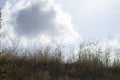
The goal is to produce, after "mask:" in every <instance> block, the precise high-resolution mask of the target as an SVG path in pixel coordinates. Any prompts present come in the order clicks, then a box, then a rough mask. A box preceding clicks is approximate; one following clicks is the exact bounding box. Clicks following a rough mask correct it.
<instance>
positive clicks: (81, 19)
mask: <svg viewBox="0 0 120 80" xmlns="http://www.w3.org/2000/svg"><path fill="white" fill-rule="evenodd" d="M54 1H55V2H56V3H58V4H60V5H61V7H62V9H63V10H64V11H65V12H67V13H69V14H70V15H71V17H72V22H73V24H74V25H75V26H76V27H77V30H78V31H79V33H80V35H82V36H93V37H114V36H115V35H119V34H120V0H54ZM4 2H5V0H0V7H2V6H3V5H4Z"/></svg>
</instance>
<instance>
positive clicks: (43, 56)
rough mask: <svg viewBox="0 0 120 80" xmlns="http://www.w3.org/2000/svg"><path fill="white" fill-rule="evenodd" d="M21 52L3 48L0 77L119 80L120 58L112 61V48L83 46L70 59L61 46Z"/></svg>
mask: <svg viewBox="0 0 120 80" xmlns="http://www.w3.org/2000/svg"><path fill="white" fill-rule="evenodd" d="M102 53H103V54H104V55H103V54H102ZM21 54H22V55H21ZM21 54H19V52H18V50H14V49H2V50H1V51H0V80H120V58H119V57H117V58H115V59H112V60H113V61H112V62H111V59H110V49H107V50H105V51H103V50H102V49H101V48H99V49H97V50H93V51H92V49H91V48H86V47H85V46H80V50H79V51H78V53H77V55H76V56H75V55H73V57H70V58H68V59H67V60H64V57H63V55H62V52H61V49H59V48H57V49H55V50H54V51H52V52H51V51H50V49H49V48H47V49H44V50H43V49H39V50H37V51H36V52H35V53H32V52H29V51H24V52H23V53H21Z"/></svg>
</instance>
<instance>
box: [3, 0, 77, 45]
mask: <svg viewBox="0 0 120 80" xmlns="http://www.w3.org/2000/svg"><path fill="white" fill-rule="evenodd" d="M2 19H3V22H2V24H3V28H4V30H7V32H8V34H9V35H10V36H12V37H14V38H17V37H24V39H25V38H26V40H28V39H35V38H36V39H40V41H41V42H45V41H46V42H51V41H53V42H56V43H58V42H59V43H60V42H61V41H63V42H65V43H66V42H68V43H69V42H71V41H72V42H74V40H76V39H77V38H78V37H79V34H78V33H77V32H76V31H75V30H74V27H75V26H74V25H73V24H72V21H71V16H70V15H69V14H67V13H65V12H64V11H63V10H62V9H61V7H60V5H58V4H55V3H54V2H53V0H8V1H7V2H6V5H5V6H4V8H3V9H2Z"/></svg>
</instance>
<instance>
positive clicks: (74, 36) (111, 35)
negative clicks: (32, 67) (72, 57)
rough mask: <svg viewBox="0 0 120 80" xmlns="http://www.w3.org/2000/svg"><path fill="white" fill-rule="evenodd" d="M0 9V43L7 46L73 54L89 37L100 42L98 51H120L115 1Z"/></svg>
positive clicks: (1, 2)
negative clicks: (56, 48)
mask: <svg viewBox="0 0 120 80" xmlns="http://www.w3.org/2000/svg"><path fill="white" fill-rule="evenodd" d="M0 7H1V8H2V28H1V29H0V35H3V37H4V38H0V41H1V39H2V41H3V43H5V42H6V41H10V42H8V44H7V46H8V45H10V46H11V45H12V46H14V47H15V46H16V42H19V43H21V45H20V46H22V47H23V46H24V47H31V46H33V45H35V46H39V44H40V45H42V46H46V45H51V46H53V47H54V46H56V44H57V45H60V46H61V45H62V46H66V45H67V49H68V50H71V51H69V52H72V51H75V52H76V51H78V50H79V49H78V48H79V43H80V42H82V41H83V39H84V38H87V39H88V41H90V40H89V37H90V38H91V37H92V38H94V39H95V40H96V39H97V38H99V39H100V40H101V41H100V42H99V44H98V45H97V46H98V47H101V46H102V47H103V48H105V49H107V48H106V47H112V48H113V50H114V49H120V36H119V35H120V22H119V21H120V1H119V0H0ZM106 39H107V40H106ZM93 41H94V40H93ZM33 43H34V44H33ZM36 44H37V45H36ZM76 46H77V47H76ZM97 46H94V48H96V47H97ZM88 47H89V46H88ZM33 49H34V48H33ZM68 50H65V52H67V51H68ZM69 52H68V53H69Z"/></svg>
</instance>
